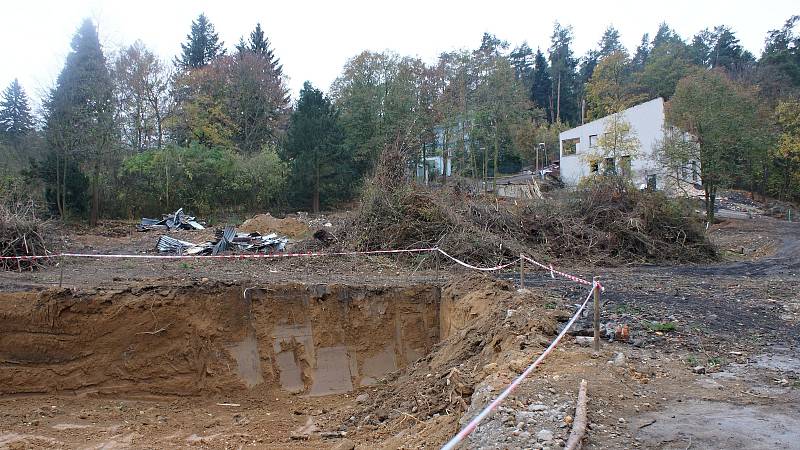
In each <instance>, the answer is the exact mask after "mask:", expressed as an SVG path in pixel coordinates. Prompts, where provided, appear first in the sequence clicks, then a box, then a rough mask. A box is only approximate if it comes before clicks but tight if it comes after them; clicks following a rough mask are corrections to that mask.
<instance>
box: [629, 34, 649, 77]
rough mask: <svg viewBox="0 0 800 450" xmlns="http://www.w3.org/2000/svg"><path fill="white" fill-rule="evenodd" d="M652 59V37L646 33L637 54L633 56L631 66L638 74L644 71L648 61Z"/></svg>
mask: <svg viewBox="0 0 800 450" xmlns="http://www.w3.org/2000/svg"><path fill="white" fill-rule="evenodd" d="M649 57H650V35H649V34H648V33H645V34H643V35H642V42H641V43H640V44H639V46H638V47H636V53H634V54H633V59H632V60H631V65H632V67H633V70H634V71H636V72H638V71H640V70H642V69H644V65H645V64H647V59H648V58H649Z"/></svg>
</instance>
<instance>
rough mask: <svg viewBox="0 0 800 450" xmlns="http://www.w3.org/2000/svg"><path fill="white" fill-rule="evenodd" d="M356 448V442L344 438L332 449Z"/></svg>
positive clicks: (348, 449)
mask: <svg viewBox="0 0 800 450" xmlns="http://www.w3.org/2000/svg"><path fill="white" fill-rule="evenodd" d="M355 448H356V443H355V442H353V441H351V440H350V439H344V440H342V441H341V442H339V443H338V444H337V445H336V446H335V447H333V449H332V450H354V449H355Z"/></svg>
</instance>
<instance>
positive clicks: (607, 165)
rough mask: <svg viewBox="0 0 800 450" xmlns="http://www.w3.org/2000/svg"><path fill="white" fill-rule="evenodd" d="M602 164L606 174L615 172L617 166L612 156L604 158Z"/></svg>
mask: <svg viewBox="0 0 800 450" xmlns="http://www.w3.org/2000/svg"><path fill="white" fill-rule="evenodd" d="M603 166H604V169H605V174H606V175H613V174H615V173H617V166H616V164H614V158H606V159H605V161H604V164H603Z"/></svg>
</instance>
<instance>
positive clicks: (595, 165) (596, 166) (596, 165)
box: [589, 159, 600, 173]
mask: <svg viewBox="0 0 800 450" xmlns="http://www.w3.org/2000/svg"><path fill="white" fill-rule="evenodd" d="M598 170H600V161H597V160H596V159H595V160H591V161H589V172H590V173H597V171H598Z"/></svg>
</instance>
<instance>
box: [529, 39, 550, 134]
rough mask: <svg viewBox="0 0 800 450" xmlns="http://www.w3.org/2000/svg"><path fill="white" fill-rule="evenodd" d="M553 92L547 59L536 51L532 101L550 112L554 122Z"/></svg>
mask: <svg viewBox="0 0 800 450" xmlns="http://www.w3.org/2000/svg"><path fill="white" fill-rule="evenodd" d="M552 90H553V80H552V79H551V78H550V70H549V68H548V67H547V59H545V57H544V53H542V51H541V50H540V49H538V48H537V49H536V56H535V57H534V58H533V84H532V85H531V96H530V98H531V100H533V103H534V104H535V105H536V106H538V107H539V108H542V109H544V110H546V111H548V117H549V118H550V121H551V122H552V121H553V120H554V119H555V118H554V116H553V107H552V106H553V105H552V102H551V99H552V97H551V96H550V93H551V91H552Z"/></svg>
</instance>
